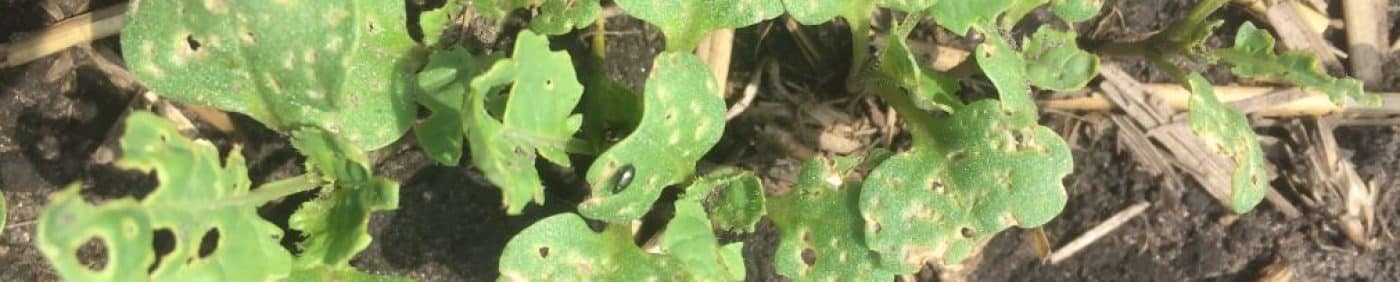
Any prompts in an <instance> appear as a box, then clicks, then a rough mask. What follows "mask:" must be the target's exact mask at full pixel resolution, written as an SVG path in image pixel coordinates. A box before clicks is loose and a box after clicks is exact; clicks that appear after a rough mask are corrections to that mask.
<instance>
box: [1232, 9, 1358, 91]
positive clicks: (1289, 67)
mask: <svg viewBox="0 0 1400 282" xmlns="http://www.w3.org/2000/svg"><path fill="white" fill-rule="evenodd" d="M1214 55H1215V56H1216V57H1218V58H1220V59H1221V60H1223V61H1225V62H1226V63H1229V64H1230V65H1232V66H1233V67H1232V68H1230V70H1231V71H1233V72H1234V73H1235V74H1238V75H1241V76H1250V77H1267V78H1270V79H1278V80H1287V81H1290V82H1293V83H1294V84H1297V85H1298V86H1301V87H1303V88H1306V89H1315V90H1318V91H1322V92H1326V93H1327V96H1328V97H1331V99H1332V102H1333V103H1336V104H1338V105H1341V104H1345V103H1346V100H1347V98H1351V99H1352V100H1355V101H1357V102H1359V103H1362V104H1366V105H1370V106H1380V104H1381V99H1380V96H1378V95H1374V94H1367V93H1366V91H1365V90H1363V89H1362V83H1361V81H1358V80H1355V79H1339V78H1334V77H1332V76H1329V75H1327V73H1326V72H1324V71H1322V69H1321V68H1320V67H1319V66H1318V62H1317V59H1316V58H1314V57H1313V56H1312V55H1311V54H1308V53H1306V52H1284V53H1283V54H1275V53H1274V37H1273V36H1272V35H1269V32H1268V31H1265V30H1261V29H1259V28H1256V27H1254V24H1253V23H1249V22H1245V23H1244V25H1242V26H1240V30H1239V31H1237V32H1236V33H1235V46H1234V47H1232V48H1230V49H1222V50H1217V51H1216V52H1215V54H1214Z"/></svg>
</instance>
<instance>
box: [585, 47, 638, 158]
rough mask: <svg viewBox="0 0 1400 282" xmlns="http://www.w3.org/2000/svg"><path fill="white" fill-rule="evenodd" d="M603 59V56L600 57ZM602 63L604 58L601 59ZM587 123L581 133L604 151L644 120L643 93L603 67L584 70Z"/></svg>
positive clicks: (599, 150)
mask: <svg viewBox="0 0 1400 282" xmlns="http://www.w3.org/2000/svg"><path fill="white" fill-rule="evenodd" d="M599 61H601V60H599ZM598 63H600V64H601V62H598ZM584 76H585V77H587V78H585V79H584V82H583V85H584V87H583V101H582V102H580V103H582V105H581V106H580V107H579V109H580V110H581V111H582V112H583V127H582V128H581V129H580V130H579V135H580V137H581V138H583V139H584V140H587V141H588V142H589V143H591V144H592V145H593V149H594V150H595V151H597V152H602V151H604V150H606V149H607V148H608V146H610V145H611V144H612V143H614V142H617V141H618V140H617V139H620V138H622V137H624V136H627V134H628V133H631V132H632V131H633V130H635V129H636V128H637V123H639V122H641V120H642V96H641V95H638V94H637V93H635V92H632V89H631V87H630V86H627V85H626V84H622V83H619V82H617V81H614V80H612V79H609V78H608V77H607V75H606V74H605V70H603V69H602V68H596V69H593V70H591V71H587V72H586V74H584Z"/></svg>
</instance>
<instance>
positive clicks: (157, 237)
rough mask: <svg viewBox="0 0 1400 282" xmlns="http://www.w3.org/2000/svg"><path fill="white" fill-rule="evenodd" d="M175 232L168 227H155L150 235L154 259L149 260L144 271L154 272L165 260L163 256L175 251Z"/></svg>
mask: <svg viewBox="0 0 1400 282" xmlns="http://www.w3.org/2000/svg"><path fill="white" fill-rule="evenodd" d="M175 240H176V239H175V232H171V231H170V229H169V228H161V229H157V230H156V232H155V233H154V234H152V236H151V248H152V249H154V250H155V251H156V259H155V260H154V261H151V265H150V266H149V267H147V268H146V272H155V271H156V268H157V267H160V263H161V262H163V261H165V257H167V256H170V252H173V251H175Z"/></svg>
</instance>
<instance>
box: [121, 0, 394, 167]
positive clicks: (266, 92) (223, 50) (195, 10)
mask: <svg viewBox="0 0 1400 282" xmlns="http://www.w3.org/2000/svg"><path fill="white" fill-rule="evenodd" d="M130 9H131V10H130V12H128V14H127V21H126V25H125V27H124V28H123V30H122V36H121V43H122V46H123V48H122V50H123V53H124V56H123V57H124V58H126V60H127V62H128V63H129V65H130V68H131V70H132V73H133V74H134V75H135V76H136V78H137V79H138V80H140V81H141V83H142V84H143V85H145V86H147V87H149V88H150V89H151V90H152V91H154V92H156V93H159V94H160V95H162V96H165V97H168V98H170V99H173V100H176V101H180V102H184V103H190V104H197V105H205V106H212V107H215V108H219V109H222V110H226V111H232V112H238V113H243V114H246V115H248V116H250V117H252V118H254V119H256V120H258V121H259V122H262V123H263V124H265V125H267V126H268V127H270V128H273V129H275V130H279V131H290V130H292V129H295V128H298V127H301V126H303V125H314V126H317V127H321V128H326V129H328V130H331V131H334V132H336V133H338V134H342V135H344V136H345V137H346V139H349V140H350V141H351V142H352V143H354V144H355V145H356V147H358V148H360V149H361V150H372V149H376V148H379V147H383V146H385V145H388V144H389V143H391V142H393V141H394V140H397V139H398V138H399V137H400V136H402V135H403V134H404V133H405V132H407V131H408V129H409V126H410V125H411V124H412V122H413V119H414V114H415V111H416V108H415V107H414V105H413V104H412V102H411V100H410V97H411V94H410V92H411V89H409V85H407V84H406V83H405V82H406V81H408V79H407V75H408V73H409V71H408V70H409V69H410V68H411V66H412V65H414V64H415V61H416V60H417V59H416V57H418V56H420V55H417V54H415V51H414V50H415V48H416V47H415V46H416V44H415V43H414V42H413V40H412V39H411V38H410V37H409V35H408V32H407V28H406V26H405V20H404V14H405V12H404V2H403V1H370V0H355V1H268V0H252V1H137V2H134V3H132V5H131V8H130Z"/></svg>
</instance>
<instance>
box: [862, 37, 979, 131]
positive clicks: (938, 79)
mask: <svg viewBox="0 0 1400 282" xmlns="http://www.w3.org/2000/svg"><path fill="white" fill-rule="evenodd" d="M895 30H900V28H899V27H898V26H896V27H895ZM887 46H888V47H886V48H885V50H884V51H882V52H881V53H880V58H879V73H878V74H872V76H871V77H867V78H866V81H867V82H868V83H893V84H897V86H899V87H901V88H903V89H905V90H906V91H908V93H909V96H910V97H911V98H912V99H913V100H914V106H916V107H918V108H920V109H923V110H926V111H934V110H941V111H946V112H952V111H953V109H955V108H957V107H961V106H962V105H963V103H962V99H961V98H958V96H957V93H958V89H959V85H958V82H957V81H956V80H954V79H952V78H949V77H946V76H943V75H942V74H939V73H938V72H936V71H928V70H925V69H924V68H923V67H921V64H919V62H918V60H917V59H915V58H914V53H913V52H910V51H909V46H908V43H907V42H906V41H905V36H904V35H903V34H900V36H893V35H892V36H890V37H889V44H888V45H887ZM876 87H884V86H880V85H876Z"/></svg>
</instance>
